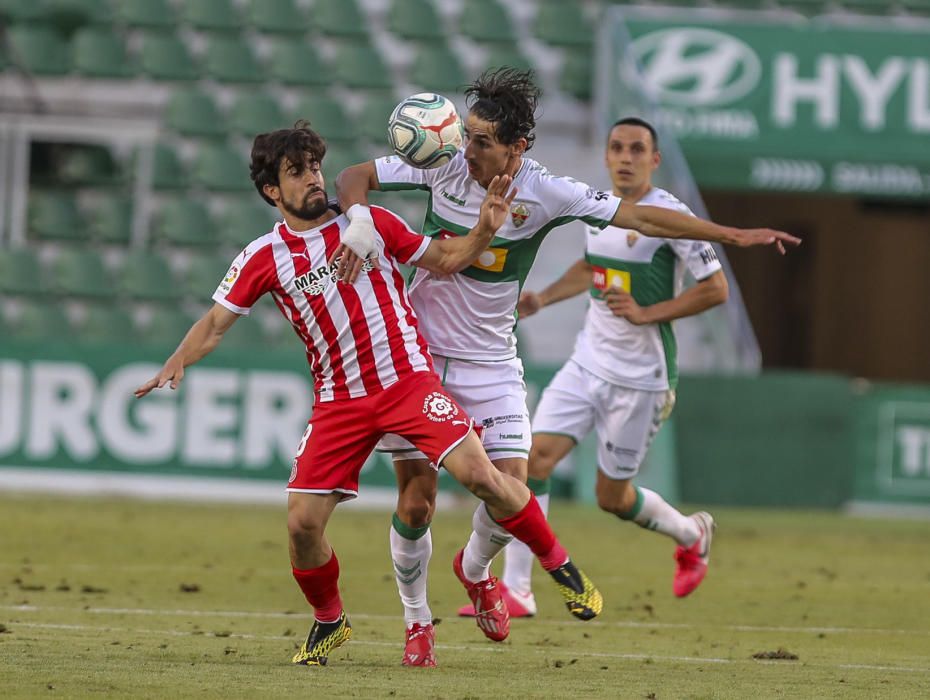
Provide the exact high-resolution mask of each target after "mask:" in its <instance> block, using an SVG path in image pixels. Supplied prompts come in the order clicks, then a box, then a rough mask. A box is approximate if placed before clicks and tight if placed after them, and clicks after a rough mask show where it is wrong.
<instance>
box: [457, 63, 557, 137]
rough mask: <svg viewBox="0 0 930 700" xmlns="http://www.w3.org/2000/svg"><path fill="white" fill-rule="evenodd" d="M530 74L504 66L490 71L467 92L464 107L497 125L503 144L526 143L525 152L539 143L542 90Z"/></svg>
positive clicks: (529, 71)
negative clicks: (535, 131)
mask: <svg viewBox="0 0 930 700" xmlns="http://www.w3.org/2000/svg"><path fill="white" fill-rule="evenodd" d="M533 77H534V73H533V71H531V70H525V71H524V70H517V69H516V68H510V67H508V66H504V67H503V68H498V69H496V70H487V71H485V72H484V73H482V74H481V77H479V78H478V79H477V80H476V81H474V82H473V83H471V84H470V85H468V87H466V88H465V103H466V104H467V105H468V109H469V110H470V111H471V112H472V113H473V114H475V116H478V117H480V118H481V119H484V120H485V121H489V122H492V123H493V124H494V127H495V128H494V131H495V135H496V137H497V140H498V141H499V142H500V143H503V144H506V145H508V146H509V145H510V144H512V143H516V141H517V140H518V139H521V138H524V139H526V150H530V148H532V146H533V142H534V141H535V140H536V136H535V134H533V129H535V128H536V107H537V106H538V105H539V88H538V87H537V86H536V83H535V82H534V81H533Z"/></svg>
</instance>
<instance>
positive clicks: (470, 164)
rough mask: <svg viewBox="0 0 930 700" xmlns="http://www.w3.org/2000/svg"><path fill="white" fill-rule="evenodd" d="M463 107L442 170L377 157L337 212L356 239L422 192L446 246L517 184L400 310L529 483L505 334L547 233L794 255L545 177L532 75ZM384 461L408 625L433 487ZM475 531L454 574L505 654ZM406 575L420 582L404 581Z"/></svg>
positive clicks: (484, 86) (503, 628) (400, 445)
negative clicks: (475, 248)
mask: <svg viewBox="0 0 930 700" xmlns="http://www.w3.org/2000/svg"><path fill="white" fill-rule="evenodd" d="M465 95H466V98H467V103H468V107H469V112H468V114H467V116H466V119H465V138H466V143H465V146H464V148H463V149H462V150H461V151H459V153H458V154H457V155H456V157H455V158H453V159H452V161H450V162H449V163H448V164H446V165H444V166H441V167H439V168H436V169H433V170H419V169H416V168H413V167H411V166H409V165H406V164H405V163H403V162H402V161H401V160H400V159H399V158H397V157H396V156H387V157H384V158H379V159H377V160H375V161H369V162H367V163H362V164H359V165H356V166H352V167H350V168H347V169H346V170H344V171H343V172H342V173H341V174H340V176H339V178H338V179H337V183H336V188H337V193H338V195H339V201H340V204H341V205H342V206H343V207H344V208H346V209H349V208H350V207H352V210H351V212H350V213H351V214H352V215H351V216H350V218H351V220H352V223H351V227H350V228H351V229H352V230H353V233H354V234H355V232H358V233H357V236H358V238H359V239H363V237H364V236H363V234H362V232H363V231H364V230H366V229H367V228H368V227H370V221H369V220H368V217H367V215H366V214H365V210H364V208H361V207H362V206H363V205H365V204H367V201H368V198H367V197H368V194H367V193H368V191H369V190H390V189H424V190H429V191H430V200H429V206H428V211H427V214H426V221H425V223H424V229H423V233H424V234H425V235H427V236H431V237H434V238H435V237H438V238H454V237H456V236H461V235H462V234H464V233H465V232H466V231H467V230H468V229H469V227H470V226H472V225H473V224H474V221H475V218H476V216H477V213H478V207H479V205H480V202H481V200H482V198H483V197H484V193H485V191H486V188H487V187H488V185H489V184H490V183H491V181H492V180H493V178H494V177H496V176H500V175H504V174H506V175H510V176H511V177H512V178H513V182H514V186H515V187H516V189H517V190H518V194H517V196H516V198H515V199H514V201H513V202H512V204H511V206H510V216H509V217H508V219H507V221H505V222H504V225H503V226H502V227H501V228H500V230H499V231H498V232H497V234H496V236H495V238H494V240H493V241H492V242H491V245H490V246H489V248H488V249H487V251H485V253H483V254H482V255H481V256H480V257H479V258H478V260H477V261H475V263H473V264H472V265H471V266H469V267H467V268H465V269H464V270H462V271H460V272H458V273H456V274H453V275H436V274H434V273H431V272H428V271H427V272H423V271H417V273H416V274H415V276H414V277H413V279H412V280H411V281H410V298H411V301H412V302H413V305H414V308H415V309H416V310H417V314H418V316H419V317H420V321H421V329H422V331H423V335H424V337H425V338H426V339H427V341H428V343H429V345H430V348H431V351H432V353H433V355H434V357H435V359H436V371H437V372H439V374H440V376H441V378H442V380H443V386H444V387H445V388H446V389H447V390H448V391H449V392H450V394H452V395H453V396H455V397H456V399H457V400H458V401H459V402H460V403H461V404H462V405H463V407H465V409H466V410H467V411H468V412H469V413H470V414H471V415H472V416H474V418H475V419H476V421H477V422H478V423H479V424H480V425H481V426H482V427H483V435H482V440H483V443H484V446H485V449H486V450H487V452H488V455H489V456H490V457H491V458H492V460H493V461H494V464H495V466H496V467H497V468H498V469H500V470H501V471H504V472H506V473H508V474H512V475H514V476H516V477H518V478H520V479H523V480H525V479H526V473H527V456H528V454H529V448H530V422H529V415H528V411H527V409H526V391H525V387H524V384H523V368H522V365H521V363H520V361H519V359H518V358H517V356H516V354H517V353H516V340H515V337H514V334H513V329H514V325H515V323H516V306H517V300H518V298H519V295H520V288H521V286H522V285H523V282H524V280H525V279H526V275H527V273H528V272H529V269H530V267H531V265H532V263H533V260H534V258H535V256H536V251H537V250H538V249H539V245H540V244H541V243H542V240H543V238H544V237H545V236H546V235H547V234H548V233H549V232H550V231H551V230H552V229H553V228H555V227H556V226H559V225H560V224H564V223H567V222H569V221H572V220H576V219H582V220H584V221H585V222H587V223H588V224H590V225H592V226H596V227H598V228H604V227H606V226H609V225H611V224H613V225H614V226H621V227H624V228H633V229H636V230H638V231H640V232H642V233H643V234H645V235H649V236H661V237H666V238H688V239H701V240H713V241H722V242H726V243H731V244H735V245H742V246H749V245H766V244H775V245H776V246H778V248H779V249H780V250H782V252H783V251H784V248H783V244H784V243H788V244H796V243H798V242H799V241H798V240H797V239H796V238H794V237H792V236H790V235H788V234H786V233H782V232H779V231H772V230H769V229H750V230H741V229H735V228H729V227H725V226H719V225H717V224H713V223H711V222H709V221H704V220H701V219H697V218H695V217H691V216H688V215H686V214H682V213H680V212H675V211H671V210H668V209H664V208H659V207H649V206H635V205H633V204H629V203H626V202H622V201H621V199H620V198H619V197H616V196H614V195H613V194H610V193H607V192H600V191H598V190H596V189H595V188H593V187H589V186H588V185H586V184H585V183H583V182H578V181H576V180H573V179H571V178H566V177H557V176H555V175H552V174H551V173H550V172H549V171H548V170H547V169H546V168H545V167H544V166H542V165H540V164H539V163H537V162H536V161H534V160H532V159H530V158H527V157H526V155H525V154H526V151H527V150H529V149H530V148H531V147H532V145H533V141H534V139H535V137H534V134H533V129H534V128H535V125H536V121H535V111H536V106H537V103H538V99H539V90H538V88H537V87H536V85H535V84H534V82H533V76H532V72H529V71H518V70H515V69H512V68H502V69H499V70H497V71H493V72H491V71H489V72H487V73H485V74H484V75H482V76H481V77H480V78H478V79H477V80H476V81H475V82H474V83H472V84H471V85H470V86H469V87H468V88H467V89H466V91H465ZM605 235H610V234H608V233H605ZM358 248H363V246H357V249H358ZM356 252H357V251H356ZM362 257H364V256H362ZM343 261H344V265H343V266H342V267H341V268H340V274H343V275H344V276H345V278H346V279H352V278H353V277H354V274H355V273H356V271H357V270H358V267H359V265H360V264H361V262H362V261H361V259H360V258H359V257H357V256H353V255H351V254H347V255H346V256H344V258H343ZM382 447H384V448H386V449H388V450H390V451H393V452H394V460H395V469H396V471H397V476H398V482H399V486H400V497H399V499H398V506H397V513H396V514H395V517H394V520H393V528H392V531H391V544H392V553H393V555H394V565H395V573H396V574H397V576H396V578H397V582H398V588H399V590H400V592H401V598H402V599H403V601H404V606H405V611H406V612H405V614H406V618H407V620H408V623H412V622H414V621H419V620H422V619H426V616H427V615H428V614H429V607H428V606H427V604H426V580H425V578H426V577H425V572H426V564H427V562H428V560H429V556H430V553H431V551H432V544H431V541H430V536H429V531H428V526H429V522H430V519H431V517H432V513H433V508H434V502H435V493H436V478H435V473H434V472H433V471H432V470H431V469H430V468H429V464H428V460H425V459H424V458H423V455H422V454H419V453H418V452H416V451H415V450H413V449H412V446H411V445H409V443H408V444H405V443H404V442H403V441H398V440H395V439H389V440H386V441H385V442H384V443H383V445H382ZM472 523H473V526H474V531H473V532H472V535H471V537H470V539H469V541H468V544H467V545H466V547H465V548H464V550H463V551H461V552H459V554H458V555H457V556H456V558H455V561H454V563H453V568H454V570H455V573H456V575H457V576H458V578H459V579H460V580H461V581H462V583H463V585H464V586H465V588H466V590H467V591H468V593H469V597H470V598H471V599H472V602H473V604H474V605H475V607H476V609H477V615H476V618H477V622H478V626H479V627H480V628H481V629H482V630H483V631H484V632H485V634H486V635H487V636H488V637H489V638H490V639H494V640H503V639H505V638H506V636H507V634H508V631H509V615H508V613H507V609H506V605H505V604H504V603H503V602H502V600H501V596H500V590H499V587H498V585H497V580H496V579H495V578H494V577H493V576H491V575H490V569H489V566H490V563H491V560H492V559H493V558H494V556H495V555H496V554H497V553H498V552H500V551H501V549H502V548H503V547H504V546H506V545H507V543H508V542H509V541H510V539H511V538H510V536H509V535H508V534H507V533H506V532H505V531H504V530H503V529H502V528H501V527H500V525H499V524H498V523H496V522H495V521H494V519H493V518H492V517H490V516H489V515H488V512H487V510H486V509H485V508H484V506H483V505H480V504H479V506H478V508H477V509H476V511H475V514H474V517H473V520H472ZM415 571H418V572H421V575H419V576H417V577H414V576H412V575H407V572H415Z"/></svg>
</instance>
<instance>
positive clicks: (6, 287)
mask: <svg viewBox="0 0 930 700" xmlns="http://www.w3.org/2000/svg"><path fill="white" fill-rule="evenodd" d="M47 291H48V287H47V285H46V284H45V275H44V274H43V271H42V265H41V263H40V262H39V256H38V254H37V253H36V252H35V251H34V250H32V249H31V248H13V249H9V248H5V249H2V250H0V292H3V293H4V294H23V295H29V296H32V295H36V294H44V293H46V292H47Z"/></svg>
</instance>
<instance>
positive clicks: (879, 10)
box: [824, 0, 892, 17]
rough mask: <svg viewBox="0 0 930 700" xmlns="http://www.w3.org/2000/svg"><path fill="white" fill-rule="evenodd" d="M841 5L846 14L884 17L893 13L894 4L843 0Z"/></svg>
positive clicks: (883, 1)
mask: <svg viewBox="0 0 930 700" xmlns="http://www.w3.org/2000/svg"><path fill="white" fill-rule="evenodd" d="M839 4H840V5H841V6H842V8H843V9H844V10H846V12H849V13H851V14H856V15H871V16H879V17H884V16H885V15H889V14H891V11H892V3H891V2H889V0H842V2H840V3H839ZM824 9H826V7H825V8H824Z"/></svg>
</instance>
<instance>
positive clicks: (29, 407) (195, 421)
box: [0, 340, 593, 495]
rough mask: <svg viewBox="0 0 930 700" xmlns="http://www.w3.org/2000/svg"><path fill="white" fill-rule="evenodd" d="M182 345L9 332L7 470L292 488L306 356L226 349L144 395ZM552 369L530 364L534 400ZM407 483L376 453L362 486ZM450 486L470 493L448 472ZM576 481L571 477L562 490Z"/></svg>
mask: <svg viewBox="0 0 930 700" xmlns="http://www.w3.org/2000/svg"><path fill="white" fill-rule="evenodd" d="M172 349H173V348H169V347H165V348H155V349H152V348H147V347H141V348H140V347H130V346H126V347H114V346H101V347H83V346H73V345H70V344H67V343H62V344H60V345H57V346H56V345H49V344H46V343H42V344H39V343H34V344H32V343H19V342H14V341H8V340H5V341H4V342H3V344H2V347H0V470H2V469H4V468H6V469H8V470H17V472H18V473H22V472H26V473H28V472H29V470H40V469H41V470H49V469H53V470H65V471H67V472H73V473H108V474H114V473H116V474H126V475H147V476H155V477H178V476H180V477H200V478H225V479H234V480H240V481H252V482H268V483H270V484H279V485H280V487H281V489H282V492H283V489H284V487H285V485H286V483H287V479H288V476H289V474H290V469H291V462H292V459H293V456H294V453H295V451H296V448H297V445H298V443H299V442H300V438H301V435H302V434H303V432H304V430H305V428H306V425H307V420H308V419H309V417H310V414H311V411H312V400H313V399H312V397H313V387H312V383H311V378H310V373H309V369H308V367H307V363H306V358H305V357H304V355H303V354H302V353H300V352H299V351H297V352H289V351H287V350H282V349H277V350H268V351H263V352H261V353H256V352H254V351H249V350H242V349H236V348H220V349H218V350H217V351H216V352H214V353H213V354H211V355H209V356H208V357H206V358H205V359H204V360H202V361H201V362H200V363H198V364H197V365H196V366H194V367H191V368H189V369H188V370H187V372H186V374H185V377H184V381H183V383H182V384H181V387H180V388H179V389H178V391H170V390H167V389H162V390H158V391H155V392H153V393H151V394H150V395H149V396H147V397H145V398H143V399H140V400H137V399H136V398H134V396H133V390H134V389H135V388H136V387H137V386H139V385H140V384H142V383H143V382H145V381H146V380H148V379H149V378H151V377H152V376H154V375H155V374H156V373H157V371H158V370H159V368H160V367H161V364H162V362H163V361H164V358H165V357H167V356H168V355H169V354H170V353H171V351H172ZM552 374H553V370H552V369H551V368H540V367H535V368H531V369H529V370H528V371H527V376H526V381H527V389H528V393H529V397H530V401H531V405H535V401H536V398H537V397H538V395H539V393H540V392H541V390H542V389H543V388H544V386H545V384H546V383H547V382H548V381H549V379H550V378H551V377H552ZM585 454H587V453H585ZM395 483H396V482H395V477H394V470H393V467H392V465H391V461H390V458H389V457H388V456H386V455H383V454H379V453H374V454H373V455H372V456H371V457H370V458H369V459H368V461H367V462H366V464H365V467H364V469H363V472H362V479H361V486H362V490H363V491H364V490H365V489H366V488H369V487H379V488H387V489H394V488H395ZM440 488H441V489H444V490H455V491H458V492H461V493H464V489H462V488H461V487H460V486H459V485H458V484H457V483H456V482H455V481H454V480H453V479H452V478H451V477H450V476H449V474H448V473H447V472H445V471H443V470H440ZM571 488H572V484H571V478H570V476H569V477H568V478H566V477H564V476H563V477H562V478H560V479H557V483H556V485H555V487H554V491H555V492H556V493H558V494H560V495H568V494H569V493H570V491H571ZM592 495H593V491H592Z"/></svg>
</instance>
